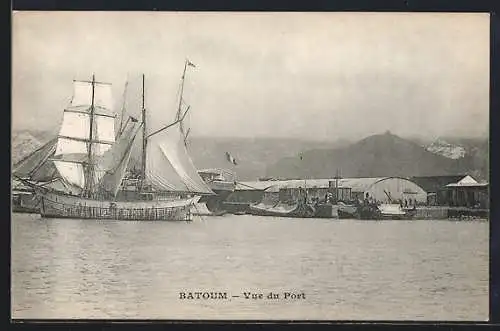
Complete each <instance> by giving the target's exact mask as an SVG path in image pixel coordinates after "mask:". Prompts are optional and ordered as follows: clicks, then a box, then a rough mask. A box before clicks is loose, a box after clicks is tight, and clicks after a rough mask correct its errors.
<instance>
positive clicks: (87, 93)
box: [53, 81, 115, 189]
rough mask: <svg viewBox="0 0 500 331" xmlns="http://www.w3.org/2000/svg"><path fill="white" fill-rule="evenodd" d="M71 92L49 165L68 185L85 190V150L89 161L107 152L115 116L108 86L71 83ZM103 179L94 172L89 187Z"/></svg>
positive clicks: (113, 131) (97, 172) (98, 172)
mask: <svg viewBox="0 0 500 331" xmlns="http://www.w3.org/2000/svg"><path fill="white" fill-rule="evenodd" d="M93 85H94V86H93ZM73 88H74V91H73V98H72V100H71V104H70V106H69V107H67V108H66V109H65V110H64V114H63V121H62V125H61V129H60V131H59V136H58V139H57V147H56V151H55V153H54V159H53V161H54V165H55V166H56V168H57V170H58V172H59V173H60V175H61V176H62V177H63V178H64V179H65V180H66V181H67V182H68V183H69V184H72V185H75V186H77V187H80V188H82V189H83V188H85V187H86V185H85V184H86V182H85V181H86V178H85V165H86V164H88V163H89V161H90V160H89V159H88V156H89V148H91V152H92V155H91V156H92V158H93V157H94V156H101V155H103V154H104V153H105V152H106V151H107V150H109V149H110V148H111V146H112V145H113V144H114V142H115V129H114V126H115V116H114V114H113V112H112V107H113V100H112V93H111V84H108V83H100V82H89V81H74V82H73ZM92 98H93V102H92ZM92 104H93V105H94V109H93V112H92ZM92 113H93V116H92ZM91 117H92V118H91ZM91 123H92V136H90V128H91ZM91 138H92V140H91ZM103 175H104V173H103V172H102V171H98V170H96V171H94V173H93V174H92V176H91V177H92V179H93V182H94V183H93V184H96V183H98V182H99V181H100V179H101V178H102V176H103Z"/></svg>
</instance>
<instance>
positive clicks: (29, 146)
mask: <svg viewBox="0 0 500 331" xmlns="http://www.w3.org/2000/svg"><path fill="white" fill-rule="evenodd" d="M42 144H43V142H42V141H41V140H40V137H38V138H37V137H36V136H35V135H34V134H33V133H31V132H29V131H24V130H23V131H16V132H14V133H13V134H12V162H13V163H16V162H18V161H20V160H21V159H23V158H24V157H25V156H27V155H28V154H30V153H31V152H32V151H34V150H36V149H37V148H39V147H40V146H42Z"/></svg>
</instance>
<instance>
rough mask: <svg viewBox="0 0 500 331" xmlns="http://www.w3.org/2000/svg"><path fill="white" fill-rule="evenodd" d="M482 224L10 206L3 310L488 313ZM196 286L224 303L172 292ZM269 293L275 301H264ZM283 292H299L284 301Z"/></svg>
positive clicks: (375, 315)
mask: <svg viewBox="0 0 500 331" xmlns="http://www.w3.org/2000/svg"><path fill="white" fill-rule="evenodd" d="M488 228H489V224H488V222H485V221H474V222H465V221H462V222H454V221H447V220H443V221H357V220H328V219H287V218H272V217H256V216H247V215H243V216H233V215H227V216H222V217H204V218H202V219H200V218H195V220H194V221H193V222H191V223H184V222H179V223H175V222H125V221H123V222H109V221H107V222H104V221H103V222H100V221H89V220H86V221H85V220H68V219H41V218H40V216H38V215H27V214H14V215H13V219H12V261H11V273H12V317H13V318H89V319H91V318H140V319H148V318H154V319H329V320H343V319H350V320H352V319H356V320H359V319H372V320H401V319H404V320H408V319H412V320H487V318H488V301H489V299H488V278H489V273H488V268H489V266H488V264H489V262H488V259H489V255H488V246H489V245H488V242H489V234H488V232H489V229H488ZM205 291H207V292H226V293H227V297H228V299H227V300H223V299H222V300H210V299H209V300H203V299H201V300H187V299H184V300H181V299H179V296H180V294H179V293H180V292H205ZM243 292H251V293H255V294H263V299H245V297H244V294H243ZM270 292H273V293H275V294H278V296H279V298H278V299H267V298H266V297H267V296H268V295H269V293H270ZM284 292H293V293H297V294H300V293H304V297H305V299H304V298H302V299H288V298H287V299H286V300H285V299H284V298H283V294H284ZM233 295H234V296H239V298H236V297H233Z"/></svg>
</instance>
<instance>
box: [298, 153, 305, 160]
mask: <svg viewBox="0 0 500 331" xmlns="http://www.w3.org/2000/svg"><path fill="white" fill-rule="evenodd" d="M303 158H304V157H303V156H302V153H300V154H299V159H300V160H301V161H302V159H303Z"/></svg>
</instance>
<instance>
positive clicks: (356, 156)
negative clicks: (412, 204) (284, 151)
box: [266, 132, 488, 179]
mask: <svg viewBox="0 0 500 331" xmlns="http://www.w3.org/2000/svg"><path fill="white" fill-rule="evenodd" d="M485 147H487V141H485V142H482V144H478V146H476V147H474V148H472V147H471V146H468V153H465V155H464V157H461V158H458V159H451V158H448V157H445V156H443V155H440V154H436V153H433V152H430V151H428V150H426V148H425V147H423V146H421V145H420V144H418V143H416V142H413V141H411V140H407V139H403V138H401V137H398V136H396V135H393V134H391V133H389V132H386V133H385V134H379V135H374V136H370V137H367V138H365V139H362V140H361V141H359V142H357V143H354V144H352V145H349V146H346V147H342V148H336V149H312V150H308V151H306V152H304V153H303V154H302V160H300V158H298V157H285V158H283V159H281V160H279V161H278V162H276V163H274V164H272V165H270V166H269V167H268V169H267V172H266V175H267V176H270V177H280V178H299V177H308V178H328V177H333V176H335V174H336V171H337V170H339V171H340V173H341V175H342V176H343V177H379V176H404V177H410V176H430V175H451V174H461V173H471V174H472V175H473V176H475V177H479V179H483V178H484V179H487V178H488V149H487V148H486V149H485Z"/></svg>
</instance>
